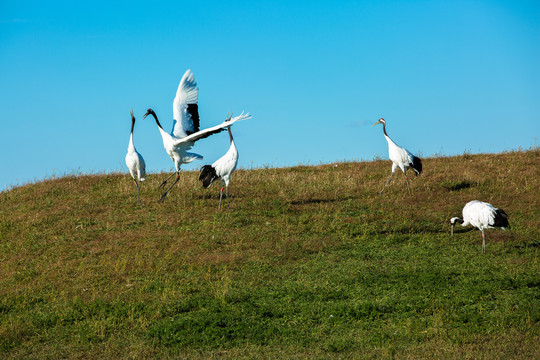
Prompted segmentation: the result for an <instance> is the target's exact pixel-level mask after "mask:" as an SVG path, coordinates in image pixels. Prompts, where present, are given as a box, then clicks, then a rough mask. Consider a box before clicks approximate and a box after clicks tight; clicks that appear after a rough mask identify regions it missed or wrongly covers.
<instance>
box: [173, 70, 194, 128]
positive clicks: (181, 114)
mask: <svg viewBox="0 0 540 360" xmlns="http://www.w3.org/2000/svg"><path fill="white" fill-rule="evenodd" d="M198 102H199V88H197V83H196V82H195V77H194V76H193V73H192V72H191V70H189V69H188V70H186V72H185V73H184V76H182V80H180V84H179V85H178V90H177V91H176V97H175V98H174V102H173V116H174V122H173V128H172V131H171V135H172V136H174V137H177V138H183V137H186V136H188V135H190V134H193V133H196V132H197V131H199V108H198Z"/></svg>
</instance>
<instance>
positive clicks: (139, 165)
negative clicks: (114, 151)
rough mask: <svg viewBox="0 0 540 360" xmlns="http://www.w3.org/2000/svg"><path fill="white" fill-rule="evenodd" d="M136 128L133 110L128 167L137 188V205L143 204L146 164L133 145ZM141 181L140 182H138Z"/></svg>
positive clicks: (127, 157) (127, 158) (127, 156)
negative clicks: (142, 184)
mask: <svg viewBox="0 0 540 360" xmlns="http://www.w3.org/2000/svg"><path fill="white" fill-rule="evenodd" d="M134 127H135V116H134V115H133V110H131V135H130V137H129V145H128V151H127V154H126V165H127V167H128V169H129V173H130V175H131V177H132V178H133V181H134V182H135V186H137V204H140V203H141V181H144V180H145V178H146V164H145V163H144V159H143V157H142V155H141V154H139V152H137V150H136V149H135V145H134V144H133V128H134ZM137 180H139V182H137Z"/></svg>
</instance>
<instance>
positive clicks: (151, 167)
mask: <svg viewBox="0 0 540 360" xmlns="http://www.w3.org/2000/svg"><path fill="white" fill-rule="evenodd" d="M188 68H190V69H192V70H193V72H194V74H195V78H196V80H197V82H198V85H199V111H200V115H201V127H209V126H212V125H215V124H217V123H219V122H221V121H222V120H223V119H224V117H225V115H226V114H227V112H229V111H232V112H235V113H236V114H238V113H240V112H241V111H242V110H245V111H248V112H250V113H251V114H252V115H253V118H252V119H251V120H248V121H245V122H242V123H239V124H237V125H235V126H234V127H233V133H234V135H235V141H236V143H237V146H238V149H239V152H240V160H239V166H240V167H243V168H252V167H259V166H294V165H298V164H320V163H331V162H335V161H343V160H348V161H353V160H371V159H373V158H374V157H375V156H378V155H382V156H386V155H387V144H386V141H385V140H384V137H383V135H382V128H381V127H380V126H379V127H371V124H372V123H374V122H375V121H377V119H379V118H380V117H384V118H385V119H386V121H387V130H388V133H389V135H390V137H392V138H393V140H394V141H395V142H397V143H398V144H399V145H401V146H404V147H405V148H407V149H408V150H409V151H411V152H413V153H415V154H418V155H420V156H424V157H425V156H433V155H434V154H446V155H451V154H461V153H463V152H465V151H468V152H472V153H477V152H500V151H503V150H509V149H516V148H518V147H523V148H529V147H531V146H535V145H538V136H539V133H540V131H539V130H540V2H538V1H495V0H491V1H309V2H308V1H231V2H227V1H155V2H152V3H150V2H148V1H145V2H137V1H119V2H115V1H107V2H105V1H92V2H87V3H80V2H72V1H69V2H68V1H65V2H64V1H47V2H43V1H35V2H34V1H24V0H23V1H10V0H4V1H2V2H0V79H1V80H0V108H1V109H2V111H1V113H2V117H1V120H0V121H1V125H2V126H1V128H2V130H1V131H0V154H1V157H2V161H1V163H2V166H1V168H0V190H2V189H5V188H8V187H10V186H14V185H20V184H24V183H27V182H31V181H39V180H41V179H43V178H46V177H50V176H63V175H66V174H73V173H103V172H112V171H122V172H127V170H126V168H125V164H124V157H125V154H126V150H127V145H128V141H129V129H130V116H129V113H130V110H131V109H133V110H134V112H135V115H136V118H137V123H136V125H135V146H136V147H137V150H138V151H139V152H140V153H142V155H143V156H144V158H145V160H146V164H147V171H148V172H150V173H156V172H161V171H169V170H171V169H172V168H173V164H172V161H171V160H170V158H169V157H168V156H167V154H166V153H165V151H164V150H163V147H162V142H161V137H160V135H159V132H158V130H157V127H156V125H155V123H154V122H153V121H151V120H150V118H148V119H146V120H142V115H143V114H144V113H145V111H146V109H147V108H149V107H152V108H153V109H154V110H155V111H156V113H157V114H158V116H159V118H160V120H161V122H162V124H163V126H164V128H165V129H166V130H169V129H170V128H171V125H172V101H173V99H174V96H175V92H176V88H177V87H178V83H179V81H180V79H181V76H182V74H183V73H184V71H185V70H186V69H188ZM228 145H229V144H228V136H227V134H226V133H221V134H218V135H214V136H213V137H210V138H208V139H205V140H202V141H201V142H199V143H197V144H196V146H195V147H194V149H193V151H194V152H197V153H200V154H202V155H204V157H205V159H204V160H203V161H202V162H195V163H192V164H190V165H186V166H184V167H183V168H184V169H188V170H193V169H197V168H199V167H200V166H202V165H204V164H205V163H211V162H213V161H215V160H216V159H217V158H219V157H220V156H221V155H222V154H223V153H225V152H226V150H227V149H228ZM389 168H390V164H389ZM426 170H427V171H429V169H426ZM434 171H435V170H434Z"/></svg>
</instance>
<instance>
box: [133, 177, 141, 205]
mask: <svg viewBox="0 0 540 360" xmlns="http://www.w3.org/2000/svg"><path fill="white" fill-rule="evenodd" d="M132 179H133V182H134V183H135V186H136V187H137V204H139V203H140V200H139V199H140V198H139V184H138V183H137V180H135V178H132Z"/></svg>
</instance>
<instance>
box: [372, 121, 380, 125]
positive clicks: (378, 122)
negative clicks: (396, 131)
mask: <svg viewBox="0 0 540 360" xmlns="http://www.w3.org/2000/svg"><path fill="white" fill-rule="evenodd" d="M380 123H381V122H380V121H377V122H376V123H375V124H373V125H371V126H375V125H377V124H380Z"/></svg>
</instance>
